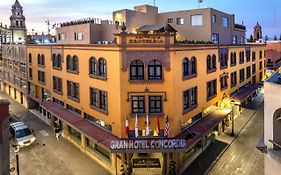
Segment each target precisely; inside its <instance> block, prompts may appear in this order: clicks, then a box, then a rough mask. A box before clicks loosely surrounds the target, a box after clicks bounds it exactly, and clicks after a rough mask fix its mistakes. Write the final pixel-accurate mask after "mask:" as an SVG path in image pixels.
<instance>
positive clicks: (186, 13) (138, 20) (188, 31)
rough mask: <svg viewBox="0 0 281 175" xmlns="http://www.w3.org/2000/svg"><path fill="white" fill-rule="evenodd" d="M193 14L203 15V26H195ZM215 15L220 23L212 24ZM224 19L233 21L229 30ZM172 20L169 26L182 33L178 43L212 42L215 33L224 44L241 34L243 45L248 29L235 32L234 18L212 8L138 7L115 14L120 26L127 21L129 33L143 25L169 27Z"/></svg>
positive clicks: (239, 36) (178, 36)
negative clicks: (169, 9)
mask: <svg viewBox="0 0 281 175" xmlns="http://www.w3.org/2000/svg"><path fill="white" fill-rule="evenodd" d="M192 15H203V25H202V26H191V16H192ZM212 15H216V23H212V21H211V20H212ZM222 17H227V18H228V19H229V26H228V28H225V27H223V20H222ZM168 18H172V19H173V22H172V23H169V24H170V25H171V26H173V27H174V28H175V29H176V30H177V31H178V32H177V34H178V35H177V39H178V40H184V39H187V40H196V41H198V40H203V41H211V39H212V38H211V37H212V33H218V34H219V40H220V41H219V42H220V44H231V43H232V36H233V35H237V38H238V43H239V44H240V43H241V39H240V38H241V36H243V38H245V31H244V30H241V29H239V30H237V29H235V18H234V15H230V14H227V13H224V12H221V11H218V10H215V9H212V8H203V9H192V10H182V11H173V12H164V13H158V9H157V8H156V7H153V6H146V5H143V6H136V7H135V8H134V10H128V9H124V10H119V11H115V12H113V21H118V22H119V23H122V22H125V23H126V27H127V31H128V32H130V33H134V32H135V30H136V29H138V28H139V27H141V26H143V25H160V24H161V25H163V24H166V23H167V19H168ZM177 18H183V19H184V24H182V25H178V24H177ZM243 43H244V41H243Z"/></svg>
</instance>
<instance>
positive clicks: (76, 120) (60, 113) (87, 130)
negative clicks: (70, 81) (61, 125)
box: [42, 101, 118, 150]
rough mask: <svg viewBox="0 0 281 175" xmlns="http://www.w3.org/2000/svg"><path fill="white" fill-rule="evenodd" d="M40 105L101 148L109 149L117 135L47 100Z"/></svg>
mask: <svg viewBox="0 0 281 175" xmlns="http://www.w3.org/2000/svg"><path fill="white" fill-rule="evenodd" d="M42 106H43V107H44V108H46V109H47V110H48V111H49V112H50V113H52V114H53V115H55V116H56V117H58V118H60V119H61V120H63V121H64V122H66V123H68V124H69V125H70V126H71V127H73V128H75V129H76V130H78V131H79V132H81V133H83V134H85V135H86V136H87V137H89V139H91V140H93V141H94V142H95V143H97V144H99V145H100V146H102V147H103V148H105V149H107V150H110V142H111V141H112V140H117V139H118V137H116V136H114V135H113V134H111V133H110V132H108V131H106V130H104V129H102V128H100V127H98V126H96V125H95V124H93V123H91V122H89V121H87V120H85V119H83V118H82V117H81V116H79V115H77V114H75V113H72V112H71V111H68V110H67V109H65V108H63V107H61V106H59V105H57V104H55V103H52V102H49V101H44V102H43V104H42Z"/></svg>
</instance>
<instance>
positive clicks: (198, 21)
mask: <svg viewBox="0 0 281 175" xmlns="http://www.w3.org/2000/svg"><path fill="white" fill-rule="evenodd" d="M190 20H191V22H190V23H191V26H193V27H194V26H202V25H203V15H201V14H198V15H191V17H190Z"/></svg>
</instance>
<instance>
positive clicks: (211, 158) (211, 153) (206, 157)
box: [183, 93, 263, 175]
mask: <svg viewBox="0 0 281 175" xmlns="http://www.w3.org/2000/svg"><path fill="white" fill-rule="evenodd" d="M262 104H263V94H262V93H260V94H259V95H258V96H257V97H255V99H254V100H253V101H252V102H251V103H250V104H249V105H248V106H247V108H244V109H243V110H242V112H241V115H240V116H239V117H237V118H236V119H235V121H234V122H235V123H234V128H235V130H234V131H235V137H232V136H231V129H232V128H231V123H230V125H229V127H228V128H227V129H226V131H225V133H222V134H221V135H219V136H217V137H216V142H215V143H213V144H211V145H210V146H209V147H208V148H207V149H206V150H205V151H204V152H203V153H202V154H201V155H200V156H199V157H198V158H197V159H196V160H195V161H194V162H193V163H192V164H191V165H190V166H189V167H188V168H187V169H186V170H185V171H184V173H183V175H203V174H208V172H209V171H210V170H211V169H212V167H213V166H215V165H216V162H217V161H218V160H219V159H220V158H221V156H222V155H223V154H224V153H225V151H226V150H228V148H229V147H230V146H231V145H232V143H233V142H234V140H235V139H236V138H237V137H238V136H239V134H240V132H241V131H242V130H243V128H244V127H245V126H246V125H247V123H248V122H249V121H250V120H251V118H252V117H253V116H254V115H255V113H256V112H257V111H258V109H259V107H260V106H261V105H262Z"/></svg>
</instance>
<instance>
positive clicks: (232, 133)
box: [230, 100, 239, 137]
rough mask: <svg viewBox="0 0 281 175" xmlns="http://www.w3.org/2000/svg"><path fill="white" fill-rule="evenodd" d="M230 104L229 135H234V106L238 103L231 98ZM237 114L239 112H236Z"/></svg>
mask: <svg viewBox="0 0 281 175" xmlns="http://www.w3.org/2000/svg"><path fill="white" fill-rule="evenodd" d="M230 104H232V115H231V118H232V122H231V124H232V126H231V136H232V137H234V136H235V134H234V106H239V104H238V103H237V102H236V101H234V100H231V102H230ZM238 115H239V112H238Z"/></svg>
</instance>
